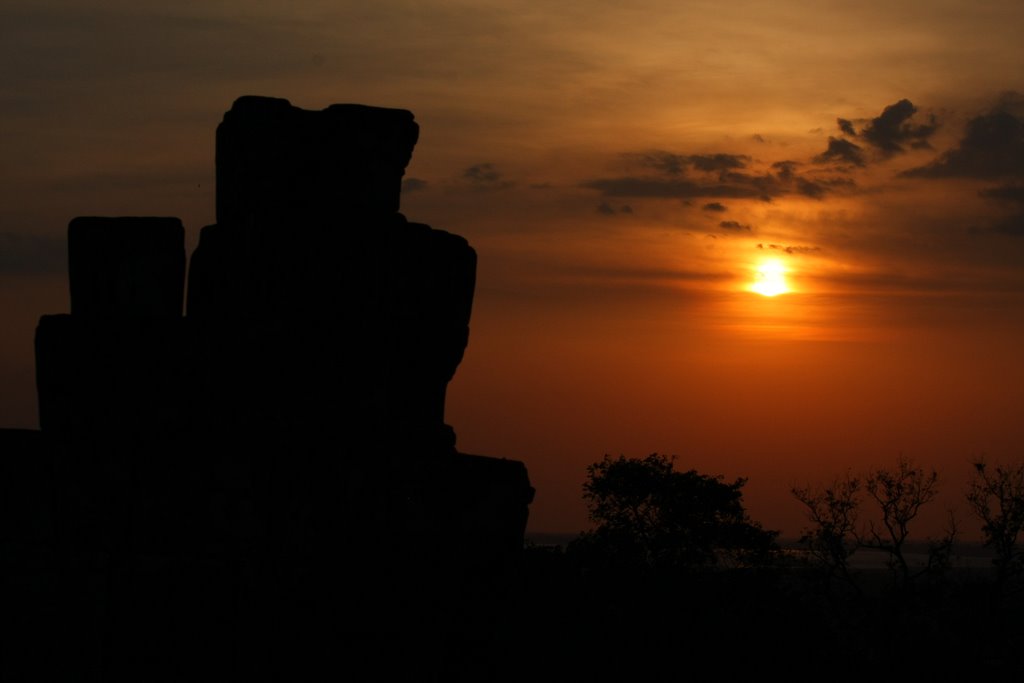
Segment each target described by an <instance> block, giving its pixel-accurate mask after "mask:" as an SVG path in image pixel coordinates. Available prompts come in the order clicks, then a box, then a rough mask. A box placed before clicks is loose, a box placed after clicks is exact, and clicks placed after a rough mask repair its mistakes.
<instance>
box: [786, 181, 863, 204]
mask: <svg viewBox="0 0 1024 683" xmlns="http://www.w3.org/2000/svg"><path fill="white" fill-rule="evenodd" d="M794 186H795V188H796V193H797V194H802V195H803V196H805V197H810V198H811V199H821V198H823V197H824V196H825V195H826V194H828V193H830V192H834V191H835V190H840V189H852V188H854V187H856V183H854V182H853V180H852V179H850V178H816V179H814V180H808V179H807V178H799V177H798V178H796V179H795V180H794Z"/></svg>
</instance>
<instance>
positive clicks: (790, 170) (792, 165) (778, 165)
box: [772, 161, 800, 181]
mask: <svg viewBox="0 0 1024 683" xmlns="http://www.w3.org/2000/svg"><path fill="white" fill-rule="evenodd" d="M799 165H800V164H799V162H796V161H776V162H775V163H774V164H772V168H773V169H775V172H776V173H778V175H779V179H780V180H785V181H789V180H792V179H793V174H794V172H795V171H796V167H797V166H799Z"/></svg>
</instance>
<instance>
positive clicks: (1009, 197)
mask: <svg viewBox="0 0 1024 683" xmlns="http://www.w3.org/2000/svg"><path fill="white" fill-rule="evenodd" d="M978 194H979V195H980V196H982V197H987V198H988V199H999V200H1002V201H1009V202H1017V203H1019V204H1024V185H1003V186H1002V187H990V188H988V189H985V190H981V191H980V192H978Z"/></svg>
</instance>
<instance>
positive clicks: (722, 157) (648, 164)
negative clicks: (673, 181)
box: [625, 150, 750, 176]
mask: <svg viewBox="0 0 1024 683" xmlns="http://www.w3.org/2000/svg"><path fill="white" fill-rule="evenodd" d="M625 156H626V158H628V159H630V160H631V161H632V162H633V163H636V164H637V165H639V166H642V167H644V168H652V169H654V170H656V171H659V172H661V173H664V174H666V175H670V176H677V175H682V174H683V173H684V172H685V171H686V169H687V168H693V169H695V170H697V171H702V172H705V173H714V172H723V171H731V170H736V169H741V168H746V166H747V163H748V162H749V161H750V157H748V156H745V155H742V154H675V153H673V152H666V151H664V150H654V151H651V152H640V153H629V154H626V155H625Z"/></svg>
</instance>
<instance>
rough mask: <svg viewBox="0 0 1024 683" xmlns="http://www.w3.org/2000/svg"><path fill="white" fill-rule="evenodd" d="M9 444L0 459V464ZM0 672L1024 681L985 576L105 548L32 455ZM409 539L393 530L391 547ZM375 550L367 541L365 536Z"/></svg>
mask: <svg viewBox="0 0 1024 683" xmlns="http://www.w3.org/2000/svg"><path fill="white" fill-rule="evenodd" d="M3 455H4V454H0V456H3ZM4 463H5V466H4V479H3V486H2V487H0V489H2V493H3V495H2V497H0V634H3V635H2V636H0V681H2V682H3V683H18V682H20V681H59V682H63V681H83V682H90V683H92V682H106V681H235V680H238V681H247V682H249V681H255V682H258V681H332V680H341V681H374V680H401V681H479V682H481V683H483V682H486V681H501V682H504V681H559V682H563V681H636V680H654V681H662V680H673V681H675V680H679V681H683V680H697V681H716V680H725V681H728V680H745V679H748V678H750V677H753V676H759V677H761V676H767V677H768V678H775V677H776V676H785V677H789V678H793V679H797V680H802V679H812V678H813V679H816V680H858V681H860V680H864V679H865V678H867V677H870V678H872V679H877V680H896V679H897V678H900V679H903V680H930V679H934V680H961V679H962V680H986V679H995V678H1000V679H1003V680H1018V679H1019V676H1020V675H1022V674H1024V591H1021V590H1019V588H1020V587H1019V585H1018V586H1016V587H1014V586H1007V587H1005V589H1003V590H997V588H996V586H995V585H994V583H993V581H992V576H991V572H990V571H988V570H986V569H983V568H982V569H977V568H976V569H972V570H958V571H952V572H949V573H947V574H945V575H941V576H937V577H935V578H934V579H924V578H922V579H921V580H918V581H915V582H914V584H913V585H912V586H910V587H904V588H898V587H897V586H896V585H895V584H894V583H893V581H892V579H891V576H890V575H889V574H888V572H887V570H885V569H884V568H883V569H873V570H864V571H862V573H861V574H860V575H859V577H858V581H859V587H860V590H861V591H862V592H860V593H859V592H858V591H857V590H855V589H852V588H850V587H848V586H843V585H833V586H831V588H826V584H825V583H824V582H823V581H822V578H821V576H820V574H819V573H818V572H816V571H814V570H813V569H811V568H808V567H806V566H802V565H800V564H799V563H794V562H793V561H792V560H791V559H790V560H789V561H786V562H780V563H779V564H778V566H774V567H767V568H762V569H757V570H753V569H743V570H737V569H733V570H719V571H700V572H694V571H672V572H668V571H666V572H661V573H655V572H640V571H624V570H619V571H614V570H610V569H607V568H600V567H596V566H593V565H590V566H588V564H587V563H586V562H584V561H581V560H579V559H578V558H577V557H576V556H575V555H573V554H572V553H568V552H566V551H565V550H564V548H563V547H561V546H556V545H530V544H528V545H527V547H526V548H525V549H524V551H523V553H522V554H521V555H520V557H519V558H518V560H517V561H516V562H514V563H513V564H512V565H510V566H505V567H503V568H502V569H501V570H500V571H498V570H494V569H493V568H491V569H488V568H487V567H486V565H479V566H476V567H475V568H474V567H471V568H470V569H468V570H467V569H466V567H467V566H470V565H472V564H473V563H474V562H475V561H476V558H473V557H462V558H459V559H458V560H457V561H452V559H451V558H452V553H453V552H456V553H457V552H458V547H459V545H458V543H453V542H451V541H450V540H446V539H437V543H435V544H430V545H428V546H424V547H421V548H419V549H409V548H407V547H396V544H394V543H389V542H387V539H385V540H384V541H383V542H382V541H381V540H380V539H376V540H369V541H366V542H362V541H355V542H353V541H352V539H338V544H337V545H336V546H335V548H334V550H332V551H331V552H325V553H322V554H321V555H316V556H313V555H307V556H297V555H296V554H295V553H294V551H293V550H289V549H287V548H280V547H267V546H265V545H264V546H262V547H257V551H254V552H244V553H234V554H230V553H229V554H224V553H223V552H221V553H219V554H218V552H216V551H210V550H208V551H202V552H199V551H198V549H197V552H183V551H181V550H180V549H179V550H178V551H176V552H171V553H169V552H161V551H160V548H159V547H154V548H150V549H145V548H136V549H135V550H132V551H131V552H114V551H111V550H110V549H109V548H110V547H114V546H107V549H104V546H103V544H101V543H98V544H97V545H95V546H92V547H90V546H88V545H85V546H83V545H81V544H78V543H77V542H76V539H77V538H78V537H77V536H75V535H74V534H66V535H65V537H64V538H62V537H61V535H60V534H59V533H58V527H59V525H58V524H56V522H55V520H56V518H57V515H56V514H55V509H56V508H55V507H54V498H53V496H52V491H50V490H49V489H48V488H47V486H46V485H45V482H47V481H51V480H52V474H53V473H52V472H46V471H44V470H45V469H46V467H48V465H47V464H46V462H45V461H38V460H32V461H25V460H23V461H21V462H20V464H16V463H15V461H14V460H12V459H10V458H8V459H7V460H5V461H4ZM398 545H399V546H401V544H398ZM371 546H372V547H371Z"/></svg>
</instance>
